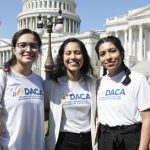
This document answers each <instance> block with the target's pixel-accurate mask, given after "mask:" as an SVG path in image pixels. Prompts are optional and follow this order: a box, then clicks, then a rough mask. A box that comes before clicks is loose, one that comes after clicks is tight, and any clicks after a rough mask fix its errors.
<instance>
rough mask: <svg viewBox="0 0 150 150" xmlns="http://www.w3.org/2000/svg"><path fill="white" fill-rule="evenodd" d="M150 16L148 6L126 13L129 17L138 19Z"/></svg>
mask: <svg viewBox="0 0 150 150" xmlns="http://www.w3.org/2000/svg"><path fill="white" fill-rule="evenodd" d="M146 15H150V5H148V6H145V7H141V8H138V9H133V10H129V11H128V16H129V17H138V16H146Z"/></svg>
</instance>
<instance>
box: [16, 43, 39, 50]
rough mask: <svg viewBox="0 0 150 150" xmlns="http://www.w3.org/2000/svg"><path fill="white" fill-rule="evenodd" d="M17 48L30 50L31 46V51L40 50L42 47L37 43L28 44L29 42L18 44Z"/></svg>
mask: <svg viewBox="0 0 150 150" xmlns="http://www.w3.org/2000/svg"><path fill="white" fill-rule="evenodd" d="M16 46H17V47H19V48H20V49H23V50H26V49H27V48H28V46H30V48H31V49H33V50H34V49H35V50H37V49H39V48H40V46H39V45H38V44H37V43H27V42H20V43H17V44H16Z"/></svg>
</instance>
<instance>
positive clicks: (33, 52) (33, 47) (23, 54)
mask: <svg viewBox="0 0 150 150" xmlns="http://www.w3.org/2000/svg"><path fill="white" fill-rule="evenodd" d="M12 50H13V53H14V55H16V59H17V64H21V65H26V66H32V63H33V62H34V61H35V60H36V59H37V57H38V54H39V46H38V43H37V41H36V39H35V37H34V36H33V35H32V34H30V33H26V34H23V35H21V36H20V37H19V38H18V40H17V43H16V46H15V47H14V48H13V49H12Z"/></svg>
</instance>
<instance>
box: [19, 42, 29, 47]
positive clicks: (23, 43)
mask: <svg viewBox="0 0 150 150" xmlns="http://www.w3.org/2000/svg"><path fill="white" fill-rule="evenodd" d="M26 46H27V43H25V42H21V43H18V47H19V48H26Z"/></svg>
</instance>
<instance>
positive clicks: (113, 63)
mask: <svg viewBox="0 0 150 150" xmlns="http://www.w3.org/2000/svg"><path fill="white" fill-rule="evenodd" d="M106 65H107V66H108V67H113V66H114V65H115V62H109V63H106Z"/></svg>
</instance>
